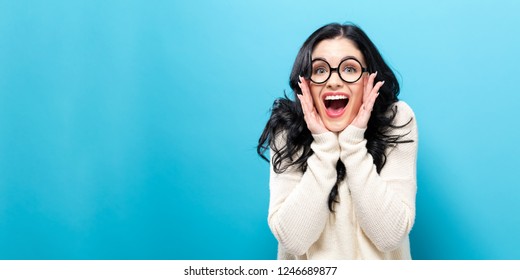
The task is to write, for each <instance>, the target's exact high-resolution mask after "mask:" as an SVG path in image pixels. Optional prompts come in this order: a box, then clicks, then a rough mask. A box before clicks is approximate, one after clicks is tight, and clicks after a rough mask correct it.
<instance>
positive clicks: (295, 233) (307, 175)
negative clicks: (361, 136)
mask: <svg viewBox="0 0 520 280" xmlns="http://www.w3.org/2000/svg"><path fill="white" fill-rule="evenodd" d="M313 137H314V141H313V143H312V144H311V149H312V150H313V152H314V154H313V155H312V156H310V157H309V158H308V159H307V169H306V171H305V172H304V173H303V174H302V172H301V171H300V170H299V169H298V168H297V167H295V166H290V167H289V168H288V169H287V170H286V171H285V172H283V173H280V174H278V173H276V172H274V170H273V167H272V164H271V173H270V182H269V187H270V202H269V216H268V223H269V227H270V228H271V231H272V232H273V234H274V236H275V237H276V239H277V240H278V242H279V243H280V245H281V246H282V247H283V248H284V249H285V251H286V252H287V253H289V254H293V255H297V256H300V255H303V254H305V253H306V252H307V251H308V249H309V248H310V246H311V245H312V244H313V243H314V242H316V240H318V238H319V237H320V235H321V233H322V231H323V229H324V227H325V224H326V221H327V218H328V216H329V213H330V212H329V209H328V208H327V200H328V196H329V193H330V190H331V188H332V186H333V185H334V183H335V182H336V163H337V161H338V160H339V144H338V138H337V136H336V135H335V134H334V133H332V132H326V133H323V134H319V135H313ZM275 141H276V142H275V143H277V144H278V145H284V142H285V141H286V139H285V137H284V136H283V135H282V134H281V133H279V135H278V136H277V138H276V139H275ZM279 147H280V146H279ZM272 157H273V153H272V151H271V163H272ZM284 163H287V162H284Z"/></svg>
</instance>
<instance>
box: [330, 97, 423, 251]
mask: <svg viewBox="0 0 520 280" xmlns="http://www.w3.org/2000/svg"><path fill="white" fill-rule="evenodd" d="M395 106H397V115H396V117H395V118H394V121H393V125H396V126H401V125H404V124H407V123H408V122H409V123H408V124H407V125H405V126H404V127H401V128H393V129H391V131H389V134H391V135H402V136H403V137H402V138H400V139H399V140H402V141H406V140H412V141H413V142H411V143H399V144H397V145H396V146H395V147H391V148H389V149H387V150H386V151H385V154H386V156H387V158H386V164H385V165H384V167H383V169H382V170H381V173H380V174H378V173H377V171H376V166H375V165H374V162H373V158H372V156H371V155H370V154H369V153H368V151H367V148H366V142H367V141H366V139H364V132H365V129H360V128H357V127H354V126H349V127H347V128H346V129H345V130H344V131H343V132H342V133H341V134H340V136H339V140H340V147H341V160H342V161H343V163H344V164H345V167H346V170H347V176H346V178H347V182H348V185H349V189H350V191H351V195H352V203H353V207H354V211H355V214H356V216H357V219H358V221H359V224H360V227H361V228H362V230H363V232H364V233H365V234H366V235H367V237H368V238H369V239H370V240H371V241H372V243H373V244H374V245H375V246H376V247H377V248H378V250H380V251H382V252H389V251H393V250H395V249H396V248H397V247H399V245H400V244H401V243H402V241H403V240H404V239H405V237H406V236H408V234H409V233H410V230H411V229H412V226H413V223H414V220H415V195H416V190H417V183H416V165H417V141H418V137H417V123H416V120H415V116H414V114H413V111H412V110H411V108H410V107H409V106H408V105H407V104H406V103H404V102H402V101H401V102H398V103H396V105H395Z"/></svg>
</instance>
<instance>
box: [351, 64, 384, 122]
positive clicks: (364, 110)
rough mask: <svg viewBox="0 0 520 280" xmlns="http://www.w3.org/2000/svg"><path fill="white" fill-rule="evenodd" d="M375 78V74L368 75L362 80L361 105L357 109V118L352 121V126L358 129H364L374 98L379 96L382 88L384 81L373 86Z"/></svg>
mask: <svg viewBox="0 0 520 280" xmlns="http://www.w3.org/2000/svg"><path fill="white" fill-rule="evenodd" d="M376 76H377V72H375V73H372V74H370V75H369V76H368V77H367V76H365V77H364V80H363V85H364V91H363V104H362V105H361V107H360V108H359V111H358V114H357V116H356V117H355V118H354V120H353V121H352V123H351V124H352V125H353V126H355V127H358V128H366V127H367V124H368V120H369V119H370V115H371V113H372V109H373V108H374V103H375V102H376V98H377V97H378V96H379V89H380V88H381V87H382V86H383V84H384V83H385V81H381V82H377V83H376V84H375V85H374V80H375V78H376Z"/></svg>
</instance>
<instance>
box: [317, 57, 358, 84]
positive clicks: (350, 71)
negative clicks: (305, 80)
mask: <svg viewBox="0 0 520 280" xmlns="http://www.w3.org/2000/svg"><path fill="white" fill-rule="evenodd" d="M334 71H337V72H338V75H339V77H340V78H341V79H342V80H343V81H345V82H347V83H355V82H357V81H358V80H359V79H360V78H361V76H362V75H363V73H364V72H368V70H367V69H366V68H365V67H363V66H362V65H361V62H359V60H357V59H355V58H353V57H350V58H346V59H344V60H342V61H341V62H340V63H339V66H338V67H337V68H331V67H330V64H329V63H328V62H327V61H325V60H323V59H321V58H317V59H314V60H313V61H312V73H311V78H310V80H311V81H312V82H313V83H315V84H323V83H325V82H326V81H328V80H329V78H330V76H331V75H332V72H334Z"/></svg>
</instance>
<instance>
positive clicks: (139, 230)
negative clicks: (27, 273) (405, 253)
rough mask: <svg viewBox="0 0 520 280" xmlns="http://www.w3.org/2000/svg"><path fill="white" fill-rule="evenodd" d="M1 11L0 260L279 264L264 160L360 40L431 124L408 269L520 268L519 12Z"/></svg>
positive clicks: (183, 5)
mask: <svg viewBox="0 0 520 280" xmlns="http://www.w3.org/2000/svg"><path fill="white" fill-rule="evenodd" d="M418 2H419V1H404V0H403V1H344V0H341V1H326V2H323V1H322V2H319V1H318V2H316V1H292V2H284V1H277V0H268V1H258V2H256V1H228V2H225V1H160V0H156V1H123V0H120V1H117V0H109V1H106V0H92V1H67V0H49V1H23V0H18V1H7V0H1V1H0V258H1V259H274V258H275V257H276V246H277V245H276V240H275V239H274V238H273V237H272V235H271V233H270V231H269V228H268V226H267V208H268V198H269V190H268V179H269V178H268V176H269V175H268V172H269V171H268V170H269V169H268V164H267V163H266V162H264V161H262V160H261V159H260V158H259V157H258V156H257V155H256V152H255V145H256V143H257V139H258V137H259V135H260V133H261V131H262V129H263V126H264V124H265V122H266V120H267V118H268V115H269V107H270V106H271V104H272V102H273V100H274V99H275V98H276V97H279V96H281V95H282V94H283V91H284V90H286V91H287V92H288V93H290V89H289V87H288V83H287V82H288V76H289V71H290V69H291V66H292V62H293V60H294V58H295V56H296V52H297V51H298V49H299V47H300V46H301V44H302V43H303V41H304V40H305V39H306V38H307V36H308V35H310V33H311V32H313V31H314V30H315V29H317V28H318V27H320V26H322V25H324V24H326V23H329V22H346V21H352V22H354V23H356V24H358V25H360V26H361V27H362V28H363V29H364V30H365V31H366V32H367V33H368V35H369V36H370V37H371V38H372V40H373V41H374V42H375V44H376V45H377V46H378V47H379V48H380V51H381V52H382V54H383V56H384V57H385V58H386V59H387V62H388V63H389V64H390V65H391V66H392V67H393V68H394V69H395V70H396V72H397V73H398V75H399V80H400V82H401V85H402V91H401V95H400V97H401V99H403V100H405V101H406V102H408V103H409V104H410V105H411V106H412V108H413V109H414V110H415V112H416V115H417V119H418V122H419V131H420V141H419V159H418V195H417V217H416V224H415V227H414V229H413V231H412V234H411V241H412V253H413V256H414V258H416V259H520V238H518V236H519V235H520V215H518V214H519V212H520V203H519V201H520V199H519V198H520V188H519V183H518V171H519V170H518V166H519V163H520V162H519V161H520V148H519V145H518V142H519V140H520V139H519V138H520V137H519V129H518V125H517V120H518V119H520V110H518V109H517V108H518V104H519V101H520V97H519V96H520V95H519V92H518V86H517V84H518V74H519V71H518V65H519V62H520V57H519V55H518V50H520V36H519V35H520V34H519V31H518V27H519V26H520V18H519V17H518V11H519V10H520V3H519V2H517V1H512V0H511V1H505V0H503V1H496V0H494V1H493V0H484V1H476V2H475V1H458V2H455V1H439V0H436V1H426V2H424V3H418Z"/></svg>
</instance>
